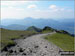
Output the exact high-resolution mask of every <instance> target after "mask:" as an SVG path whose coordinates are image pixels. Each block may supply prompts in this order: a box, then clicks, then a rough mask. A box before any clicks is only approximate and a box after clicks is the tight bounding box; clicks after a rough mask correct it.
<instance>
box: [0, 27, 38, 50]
mask: <svg viewBox="0 0 75 56" xmlns="http://www.w3.org/2000/svg"><path fill="white" fill-rule="evenodd" d="M0 30H1V40H0V43H1V47H0V49H3V48H4V47H5V46H7V45H14V44H15V42H14V41H13V40H12V39H18V38H23V36H29V35H33V34H36V33H37V32H34V31H18V30H7V29H2V28H1V29H0Z"/></svg>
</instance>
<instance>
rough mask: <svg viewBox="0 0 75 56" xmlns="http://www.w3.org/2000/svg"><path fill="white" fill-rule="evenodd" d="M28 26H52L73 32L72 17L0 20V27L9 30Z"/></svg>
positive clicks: (23, 28) (24, 28) (22, 28)
mask: <svg viewBox="0 0 75 56" xmlns="http://www.w3.org/2000/svg"><path fill="white" fill-rule="evenodd" d="M30 26H35V27H38V28H41V29H42V28H44V27H45V26H49V27H52V28H54V29H58V30H66V31H68V32H70V33H74V19H61V20H53V19H34V18H30V17H28V18H25V19H3V20H1V26H0V28H1V27H2V28H5V29H11V30H26V29H27V28H28V27H30Z"/></svg>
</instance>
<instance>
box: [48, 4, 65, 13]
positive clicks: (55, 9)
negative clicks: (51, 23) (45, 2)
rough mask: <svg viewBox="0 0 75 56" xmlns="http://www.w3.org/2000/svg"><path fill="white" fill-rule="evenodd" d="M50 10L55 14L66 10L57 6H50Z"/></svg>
mask: <svg viewBox="0 0 75 56" xmlns="http://www.w3.org/2000/svg"><path fill="white" fill-rule="evenodd" d="M49 9H50V10H52V11H54V12H56V11H57V12H58V11H64V10H65V8H60V7H58V6H56V5H50V6H49Z"/></svg>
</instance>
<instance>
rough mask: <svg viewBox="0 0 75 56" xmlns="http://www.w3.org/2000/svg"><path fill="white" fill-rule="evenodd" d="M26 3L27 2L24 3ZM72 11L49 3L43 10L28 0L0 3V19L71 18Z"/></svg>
mask: <svg viewBox="0 0 75 56" xmlns="http://www.w3.org/2000/svg"><path fill="white" fill-rule="evenodd" d="M26 3H29V4H27V5H25V4H26ZM18 6H19V7H18ZM22 6H24V7H22ZM27 6H28V7H27ZM25 7H26V8H25ZM27 8H36V9H34V10H33V9H27ZM73 13H74V12H73V11H72V10H70V9H65V8H60V7H59V6H56V5H50V7H49V9H48V8H47V9H46V10H44V9H38V7H37V6H36V5H35V4H31V5H30V2H24V1H22V2H19V1H17V2H6V3H5V2H2V3H1V19H7V18H10V19H12V18H15V19H22V18H25V17H33V18H73V16H74V14H73Z"/></svg>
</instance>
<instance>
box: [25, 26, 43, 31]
mask: <svg viewBox="0 0 75 56" xmlns="http://www.w3.org/2000/svg"><path fill="white" fill-rule="evenodd" d="M26 30H27V31H35V32H41V30H42V29H40V28H37V27H35V26H31V27H28V28H27V29H26Z"/></svg>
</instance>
